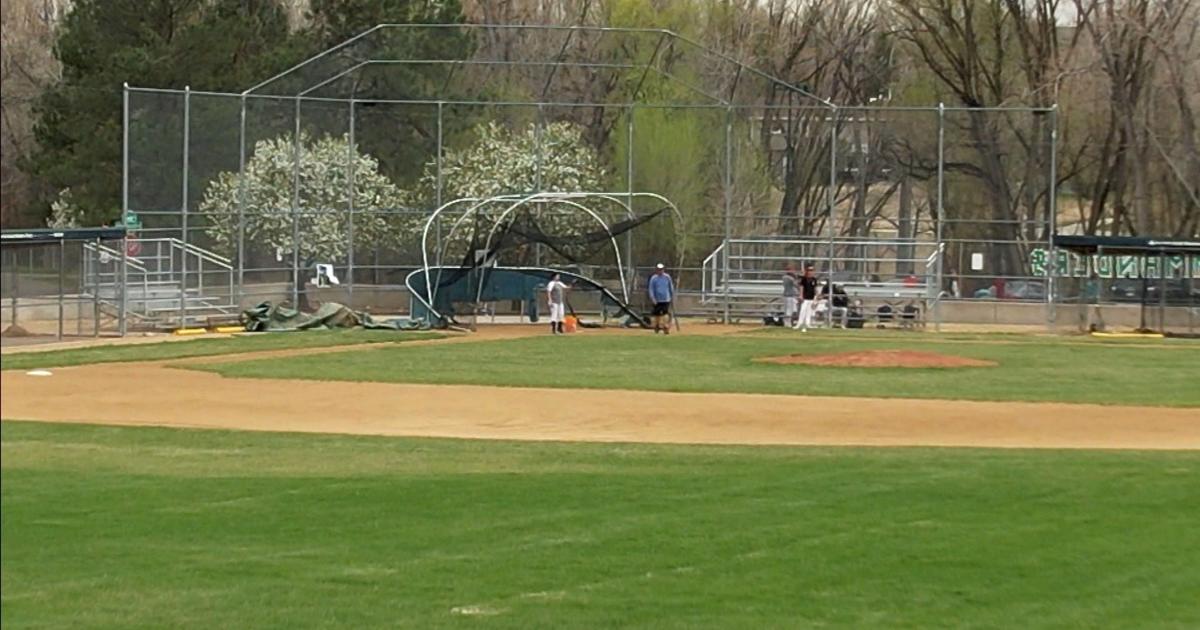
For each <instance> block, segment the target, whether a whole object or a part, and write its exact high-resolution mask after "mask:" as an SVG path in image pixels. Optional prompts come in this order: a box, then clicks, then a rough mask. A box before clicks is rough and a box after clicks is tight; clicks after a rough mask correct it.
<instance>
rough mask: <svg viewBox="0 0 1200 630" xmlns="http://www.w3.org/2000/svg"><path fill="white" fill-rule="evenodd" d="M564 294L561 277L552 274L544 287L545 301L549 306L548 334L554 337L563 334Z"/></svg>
mask: <svg viewBox="0 0 1200 630" xmlns="http://www.w3.org/2000/svg"><path fill="white" fill-rule="evenodd" d="M566 292H567V285H566V284H565V283H563V281H562V279H561V276H559V275H558V274H554V277H553V278H551V279H550V282H549V283H548V284H547V285H546V301H547V302H549V304H550V332H551V333H553V334H555V335H561V334H562V333H563V332H565V331H564V330H563V318H564V317H565V316H566V306H567V305H566Z"/></svg>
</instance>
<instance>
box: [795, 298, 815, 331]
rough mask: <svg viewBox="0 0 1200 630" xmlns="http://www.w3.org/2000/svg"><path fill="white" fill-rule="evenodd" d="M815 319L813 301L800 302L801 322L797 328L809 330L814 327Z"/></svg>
mask: <svg viewBox="0 0 1200 630" xmlns="http://www.w3.org/2000/svg"><path fill="white" fill-rule="evenodd" d="M812 318H813V300H801V301H800V321H797V322H796V328H808V327H809V326H812Z"/></svg>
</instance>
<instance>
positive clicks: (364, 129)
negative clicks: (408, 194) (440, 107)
mask: <svg viewBox="0 0 1200 630" xmlns="http://www.w3.org/2000/svg"><path fill="white" fill-rule="evenodd" d="M307 21H308V26H307V27H306V28H305V29H304V30H303V31H301V32H300V33H299V34H298V38H299V39H302V40H304V41H306V42H308V44H309V46H310V48H309V53H310V54H317V53H319V52H320V51H323V50H326V49H329V48H332V47H334V46H338V45H339V44H342V43H343V42H345V41H346V40H348V39H350V38H352V37H355V36H356V35H359V34H360V33H363V32H364V31H367V30H368V29H371V28H373V27H375V26H377V25H379V24H459V23H463V22H465V17H464V15H463V11H462V6H461V3H460V2H459V1H458V0H439V1H437V2H429V1H428V0H312V3H311V5H310V7H309V12H308V20H307ZM343 51H344V52H345V57H339V58H337V59H334V60H331V61H328V62H326V61H321V62H317V63H315V64H314V65H313V67H312V68H306V69H302V70H301V71H300V72H299V73H298V74H299V76H297V77H291V78H289V79H288V82H289V85H288V89H292V87H294V86H293V85H291V83H294V84H295V86H300V85H303V86H304V87H308V86H311V85H313V84H316V83H318V82H320V81H322V80H325V79H327V78H329V76H332V75H334V74H336V72H338V71H342V70H345V69H346V68H348V67H349V64H350V63H354V62H355V61H357V60H361V59H375V60H388V59H390V60H397V59H437V60H455V59H465V58H469V57H470V56H471V55H472V54H473V53H474V51H475V44H474V38H473V32H472V31H471V30H470V29H456V30H453V31H448V30H445V29H428V28H420V27H398V26H393V27H384V28H381V29H379V30H376V31H374V32H372V33H371V34H369V35H366V36H364V37H362V38H360V39H358V40H356V42H355V43H354V44H353V45H352V46H350V47H348V48H347V49H343ZM347 58H352V60H350V61H347ZM339 64H340V65H339ZM335 66H336V67H335ZM478 85H479V83H477V82H473V81H471V80H470V79H469V78H467V77H465V76H464V74H463V71H462V69H461V68H454V67H452V66H447V65H444V64H377V65H371V66H367V67H364V68H361V69H359V70H358V71H356V72H354V73H351V74H349V75H347V76H346V77H345V79H344V80H342V81H336V82H334V83H332V84H330V85H328V86H326V87H324V88H322V89H321V90H320V91H319V92H317V93H319V94H325V95H331V96H332V95H336V96H338V97H349V96H351V95H353V96H354V97H355V98H359V99H372V98H374V99H391V100H403V99H413V100H438V99H451V98H455V97H466V96H468V95H475V96H477V95H478V91H479V90H478V87H477V86H478ZM464 90H466V91H464ZM291 93H294V91H293V92H291ZM479 114H480V112H479V111H468V110H454V109H452V108H446V112H445V116H444V119H443V128H442V132H443V137H444V138H445V139H447V140H448V139H450V138H454V137H458V136H460V135H461V134H462V133H463V132H464V131H465V130H467V129H469V128H470V127H471V126H473V125H474V124H475V121H476V120H477V119H478V116H479ZM342 124H345V123H344V122H343V123H342ZM355 124H356V129H357V130H358V131H359V133H357V134H356V136H357V142H359V143H360V144H361V145H362V146H363V148H364V150H366V151H367V152H369V153H371V154H372V155H377V156H380V157H381V159H382V160H383V161H382V162H381V165H380V168H381V169H382V170H383V172H384V173H385V174H387V175H388V176H389V177H390V178H392V180H393V181H395V182H396V183H397V184H399V185H401V186H411V185H413V184H414V183H415V181H416V179H417V178H418V177H419V175H420V173H421V166H422V165H423V164H424V163H425V162H426V160H428V159H429V158H430V157H431V156H433V155H436V153H437V108H436V106H433V105H413V104H402V103H369V102H368V103H363V104H362V105H360V106H359V107H357V108H356V120H355Z"/></svg>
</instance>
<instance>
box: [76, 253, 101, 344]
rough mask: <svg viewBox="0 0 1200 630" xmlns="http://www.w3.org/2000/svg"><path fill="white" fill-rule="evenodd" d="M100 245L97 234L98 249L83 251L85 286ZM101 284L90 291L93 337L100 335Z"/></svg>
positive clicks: (97, 284)
mask: <svg viewBox="0 0 1200 630" xmlns="http://www.w3.org/2000/svg"><path fill="white" fill-rule="evenodd" d="M100 247H101V243H100V237H99V236H97V237H96V251H94V252H91V253H90V254H89V253H87V252H84V253H83V262H84V265H83V273H81V274H80V278H79V281H80V282H81V283H83V285H84V286H85V287H86V286H87V282H88V275H89V274H90V273H91V260H92V255H95V256H97V257H98V256H100ZM99 285H100V283H99V282H97V283H96V287H95V288H93V289H92V290H91V291H90V293H91V294H92V336H93V337H99V336H100V286H99ZM80 292H81V293H82V292H83V291H80Z"/></svg>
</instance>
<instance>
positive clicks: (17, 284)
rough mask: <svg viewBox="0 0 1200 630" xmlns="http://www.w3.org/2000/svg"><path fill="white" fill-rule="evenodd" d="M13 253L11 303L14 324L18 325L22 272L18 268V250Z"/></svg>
mask: <svg viewBox="0 0 1200 630" xmlns="http://www.w3.org/2000/svg"><path fill="white" fill-rule="evenodd" d="M12 254H13V256H12V259H13V261H12V266H11V267H9V268H10V269H12V285H13V288H12V291H13V292H12V299H11V300H10V303H11V304H12V325H13V326H16V325H17V323H18V320H19V319H20V318H19V317H17V311H18V309H19V308H20V305H19V304H17V297H18V296H19V295H21V272H20V270H19V269H18V267H20V265H21V263H20V261H19V260H17V252H16V251H14V252H13V253H12Z"/></svg>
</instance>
